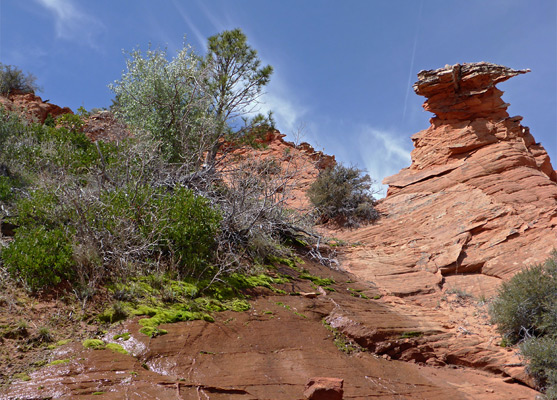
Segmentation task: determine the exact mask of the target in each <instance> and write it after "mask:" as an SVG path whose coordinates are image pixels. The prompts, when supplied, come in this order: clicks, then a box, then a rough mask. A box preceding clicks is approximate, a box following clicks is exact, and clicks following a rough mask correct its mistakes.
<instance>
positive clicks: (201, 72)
mask: <svg viewBox="0 0 557 400" xmlns="http://www.w3.org/2000/svg"><path fill="white" fill-rule="evenodd" d="M126 66H127V70H126V72H125V73H124V75H123V76H122V79H121V80H120V81H116V82H114V83H113V84H112V85H109V87H110V89H111V90H112V91H113V92H114V93H115V95H116V103H115V107H114V108H115V110H116V113H117V115H119V116H120V117H122V118H123V119H124V120H125V121H126V122H127V123H128V124H129V125H130V127H131V128H132V129H134V130H135V131H137V132H138V133H140V132H145V133H147V134H148V136H150V137H151V138H152V139H153V140H154V141H156V142H158V143H159V144H160V147H161V152H162V154H163V155H164V156H165V157H166V158H167V160H168V161H170V162H189V163H193V164H197V163H198V162H201V159H202V156H203V152H204V151H206V150H207V147H206V146H207V143H211V144H212V141H213V140H215V138H214V135H213V134H214V119H213V115H212V114H211V113H210V112H209V110H210V104H211V97H210V95H209V93H208V91H207V90H206V89H205V87H204V83H203V82H205V81H206V80H207V75H208V70H207V69H205V68H202V67H201V64H200V60H199V57H197V56H196V55H195V54H194V53H193V51H192V50H191V48H190V47H189V46H187V45H185V46H184V48H182V49H181V50H180V51H179V52H178V54H177V55H176V57H174V58H173V59H172V60H170V61H167V52H166V50H151V49H149V50H148V51H147V52H146V53H145V55H144V54H143V53H142V52H141V51H140V50H134V51H132V52H131V53H129V58H128V60H127V65H126Z"/></svg>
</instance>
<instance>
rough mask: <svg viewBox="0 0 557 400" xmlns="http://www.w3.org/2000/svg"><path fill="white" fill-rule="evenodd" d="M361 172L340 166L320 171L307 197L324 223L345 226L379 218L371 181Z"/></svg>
mask: <svg viewBox="0 0 557 400" xmlns="http://www.w3.org/2000/svg"><path fill="white" fill-rule="evenodd" d="M362 172H363V171H362V170H360V169H358V168H355V167H345V166H343V165H341V164H337V165H335V166H334V167H332V168H327V169H325V170H323V171H321V172H320V174H319V176H318V177H317V179H316V180H315V182H314V183H313V184H312V185H311V186H310V188H309V189H308V192H307V193H308V196H309V199H310V200H311V202H312V203H313V205H314V206H315V207H316V208H317V212H318V214H319V216H320V217H321V219H322V221H323V222H326V221H328V220H336V221H337V222H338V223H340V224H342V225H346V226H357V225H358V224H359V223H360V222H364V221H373V220H375V219H377V218H378V217H379V214H378V212H377V211H376V210H375V199H374V198H373V195H372V193H371V190H370V189H371V178H370V177H369V175H362Z"/></svg>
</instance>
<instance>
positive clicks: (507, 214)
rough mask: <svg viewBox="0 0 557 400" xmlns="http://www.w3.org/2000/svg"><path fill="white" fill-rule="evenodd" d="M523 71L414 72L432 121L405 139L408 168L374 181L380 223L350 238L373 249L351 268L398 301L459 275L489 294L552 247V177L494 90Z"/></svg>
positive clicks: (556, 207) (479, 66)
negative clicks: (379, 187)
mask: <svg viewBox="0 0 557 400" xmlns="http://www.w3.org/2000/svg"><path fill="white" fill-rule="evenodd" d="M525 72H527V70H513V69H510V68H506V67H503V66H499V65H495V64H489V63H476V64H463V65H460V64H457V65H454V66H447V67H445V68H441V69H437V70H432V71H422V72H420V73H419V74H418V77H419V80H418V82H417V83H416V84H415V85H414V90H415V91H416V93H417V94H419V95H423V96H425V97H426V98H427V100H426V102H425V104H424V108H425V109H426V110H428V111H431V112H434V113H435V114H436V115H435V117H434V118H432V119H431V126H430V127H429V128H428V129H426V130H424V131H421V132H418V133H417V134H415V135H414V136H413V137H412V140H413V142H414V146H415V149H414V151H412V154H411V155H412V165H411V166H410V167H409V168H406V169H403V170H402V171H401V172H399V173H398V174H396V175H394V176H391V177H389V178H386V179H385V180H384V183H385V184H388V185H389V191H388V195H387V198H386V199H385V200H384V201H383V202H382V203H381V204H380V206H379V208H380V210H381V212H382V213H383V215H384V217H383V218H382V220H381V221H380V222H379V223H378V224H376V225H373V226H370V227H368V228H366V229H363V230H359V231H358V232H355V235H354V239H358V240H362V238H365V240H366V241H369V242H370V243H373V247H374V248H373V250H372V251H370V252H369V254H367V256H366V259H365V261H363V262H360V263H359V264H362V266H361V268H359V267H357V266H352V269H358V270H359V269H362V268H364V269H365V270H367V271H368V272H367V273H368V274H370V276H374V277H377V278H376V279H379V280H383V281H384V282H385V285H386V287H387V288H390V289H392V291H393V292H399V293H401V294H412V293H415V292H419V291H421V292H424V291H425V292H430V291H435V290H440V288H441V287H442V285H443V282H445V281H448V280H450V278H449V277H452V276H462V275H476V276H480V277H481V278H480V279H481V280H482V281H483V282H485V289H486V290H489V289H490V287H492V286H493V284H492V282H496V281H494V280H493V278H507V277H509V276H510V275H512V274H514V273H516V272H517V271H519V270H520V269H521V268H523V267H524V266H526V265H529V264H532V263H535V262H540V261H542V260H544V259H545V258H546V257H547V256H548V254H549V253H550V251H551V250H552V249H553V248H554V247H556V246H557V173H556V172H555V170H554V169H553V167H552V166H551V163H550V160H549V156H548V155H547V153H546V151H545V150H544V148H543V147H542V146H541V145H540V144H539V143H536V141H535V139H534V138H533V136H532V135H531V134H530V132H529V129H528V128H527V127H524V126H522V125H521V124H520V121H521V119H522V117H518V116H517V117H509V115H508V114H507V111H506V108H507V106H508V104H506V103H504V102H503V100H501V94H502V92H501V91H500V90H498V89H497V88H496V87H495V85H496V84H497V83H499V82H502V81H504V80H506V79H509V78H511V77H513V76H516V75H519V74H523V73H525ZM455 279H457V278H455ZM458 279H462V278H458ZM403 280H404V281H406V282H409V284H407V285H403V286H405V287H401V285H400V284H399V283H400V282H402V281H403ZM475 281H477V280H475Z"/></svg>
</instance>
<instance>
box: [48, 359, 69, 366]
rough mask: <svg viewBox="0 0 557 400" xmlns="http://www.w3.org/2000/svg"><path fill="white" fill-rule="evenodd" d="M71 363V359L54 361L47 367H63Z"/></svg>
mask: <svg viewBox="0 0 557 400" xmlns="http://www.w3.org/2000/svg"><path fill="white" fill-rule="evenodd" d="M69 362H70V360H69V359H67V358H66V359H63V360H54V361H51V362H49V363H48V364H46V366H47V367H51V366H53V365H61V364H68V363H69Z"/></svg>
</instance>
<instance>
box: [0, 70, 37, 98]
mask: <svg viewBox="0 0 557 400" xmlns="http://www.w3.org/2000/svg"><path fill="white" fill-rule="evenodd" d="M36 80H37V78H36V77H35V76H33V75H32V74H25V73H23V71H22V70H21V69H19V68H18V67H16V66H13V65H5V64H2V63H0V94H3V95H8V94H10V93H13V92H16V91H19V92H22V93H35V91H37V90H39V87H38V86H37V84H36Z"/></svg>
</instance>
